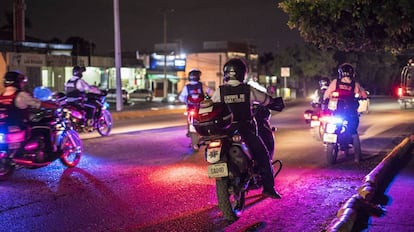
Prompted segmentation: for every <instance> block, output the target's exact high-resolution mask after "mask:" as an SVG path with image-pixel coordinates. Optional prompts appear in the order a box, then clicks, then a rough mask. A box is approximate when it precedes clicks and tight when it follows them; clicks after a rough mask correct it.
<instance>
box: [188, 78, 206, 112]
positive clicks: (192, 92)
mask: <svg viewBox="0 0 414 232" xmlns="http://www.w3.org/2000/svg"><path fill="white" fill-rule="evenodd" d="M187 93H188V94H187V106H189V107H190V106H198V105H199V104H200V102H201V101H203V100H204V92H203V85H202V84H201V83H200V82H199V83H197V84H195V85H190V84H188V85H187Z"/></svg>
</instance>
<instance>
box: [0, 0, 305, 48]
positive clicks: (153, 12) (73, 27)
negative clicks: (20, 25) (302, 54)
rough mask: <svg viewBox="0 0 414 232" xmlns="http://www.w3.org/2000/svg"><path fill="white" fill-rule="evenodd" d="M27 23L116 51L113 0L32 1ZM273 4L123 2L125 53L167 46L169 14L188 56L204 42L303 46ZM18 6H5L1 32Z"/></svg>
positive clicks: (172, 35)
mask: <svg viewBox="0 0 414 232" xmlns="http://www.w3.org/2000/svg"><path fill="white" fill-rule="evenodd" d="M25 2H26V6H27V7H26V18H27V19H29V20H30V21H31V23H32V27H31V28H27V29H26V36H33V37H37V38H40V39H44V40H51V39H52V38H58V39H60V40H62V41H63V42H65V40H66V39H67V38H69V37H71V36H79V37H82V38H84V39H85V40H87V41H91V42H92V43H95V44H96V49H95V52H96V53H97V54H99V53H108V52H111V51H113V50H114V16H113V1H112V0H83V1H81V0H70V1H69V0H59V1H56V0H26V1H25ZM278 2H279V1H272V0H258V1H252V0H197V1H188V0H187V1H183V0H180V1H171V0H150V1H140V0H119V9H120V27H121V48H122V50H123V51H137V50H139V51H140V52H141V51H142V52H151V51H153V48H154V44H155V43H162V42H163V38H164V35H163V31H164V30H163V29H164V27H163V25H164V24H163V12H164V11H165V10H166V9H174V12H168V13H167V42H178V43H181V44H182V47H183V50H184V52H191V51H197V50H199V49H201V48H202V42H203V41H218V40H228V41H235V42H248V43H251V44H254V45H256V46H257V47H258V51H259V53H264V52H275V51H277V50H278V49H283V48H285V47H288V46H290V45H293V44H295V43H302V42H303V40H302V39H301V38H300V36H299V33H298V32H297V30H293V31H292V30H290V29H289V28H288V26H287V25H286V22H287V19H288V15H287V14H285V13H284V12H282V10H280V9H279V8H278V6H277V4H278ZM12 3H13V0H2V1H1V3H0V9H2V12H0V26H2V25H4V24H6V23H7V21H6V20H5V13H4V12H5V11H12Z"/></svg>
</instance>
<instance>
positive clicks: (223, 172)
mask: <svg viewBox="0 0 414 232" xmlns="http://www.w3.org/2000/svg"><path fill="white" fill-rule="evenodd" d="M207 173H208V177H209V178H217V177H226V176H228V175H229V171H228V169H227V163H218V164H212V165H209V166H208V167H207Z"/></svg>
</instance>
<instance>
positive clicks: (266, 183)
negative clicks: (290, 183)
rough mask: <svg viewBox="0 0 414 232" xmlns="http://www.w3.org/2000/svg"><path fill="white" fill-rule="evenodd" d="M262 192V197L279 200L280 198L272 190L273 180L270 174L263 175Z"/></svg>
mask: <svg viewBox="0 0 414 232" xmlns="http://www.w3.org/2000/svg"><path fill="white" fill-rule="evenodd" d="M262 178H263V192H262V194H263V195H264V196H267V197H270V198H272V199H281V198H282V197H281V196H280V194H279V193H278V192H277V191H276V190H275V188H274V184H275V182H274V179H273V176H272V174H271V173H263V174H262Z"/></svg>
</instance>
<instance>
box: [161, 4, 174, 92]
mask: <svg viewBox="0 0 414 232" xmlns="http://www.w3.org/2000/svg"><path fill="white" fill-rule="evenodd" d="M168 12H174V9H165V10H164V11H163V17H164V85H163V86H164V97H167V94H168V80H167V13H168Z"/></svg>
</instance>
